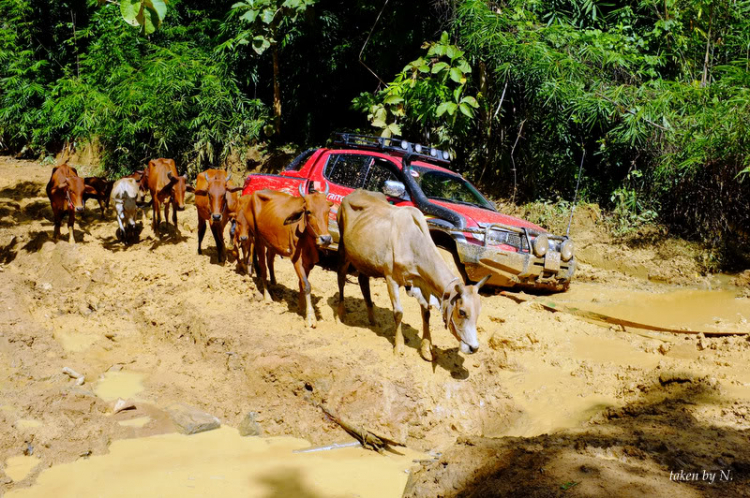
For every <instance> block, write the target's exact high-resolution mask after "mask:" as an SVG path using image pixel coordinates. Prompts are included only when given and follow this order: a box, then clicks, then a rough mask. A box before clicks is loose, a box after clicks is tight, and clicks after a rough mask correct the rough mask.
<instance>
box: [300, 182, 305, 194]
mask: <svg viewBox="0 0 750 498" xmlns="http://www.w3.org/2000/svg"><path fill="white" fill-rule="evenodd" d="M298 190H299V195H300V197H304V196H305V192H304V191H303V190H302V184H301V183H300V184H299V188H298Z"/></svg>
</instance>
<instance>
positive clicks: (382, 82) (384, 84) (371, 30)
mask: <svg viewBox="0 0 750 498" xmlns="http://www.w3.org/2000/svg"><path fill="white" fill-rule="evenodd" d="M388 1H389V0H385V3H384V4H383V8H382V9H380V13H378V17H377V18H375V23H374V24H373V25H372V28H371V29H370V32H369V33H368V34H367V39H366V40H365V44H364V45H362V50H360V51H359V63H360V64H362V65H363V66H365V69H367V70H368V71H370V73H372V75H373V76H375V77H376V78H377V79H378V81H379V82H380V84H381V85H383V86H388V85H387V84H386V82H385V81H383V80H382V79H380V76H378V75H377V74H375V71H373V70H372V69H370V67H369V66H368V65H367V64H365V61H363V60H362V54H363V53H364V52H365V47H366V46H367V44H368V43H370V37H371V36H372V33H373V32H374V31H375V26H376V25H377V24H378V21H379V20H380V16H382V15H383V11H384V10H385V6H386V5H388Z"/></svg>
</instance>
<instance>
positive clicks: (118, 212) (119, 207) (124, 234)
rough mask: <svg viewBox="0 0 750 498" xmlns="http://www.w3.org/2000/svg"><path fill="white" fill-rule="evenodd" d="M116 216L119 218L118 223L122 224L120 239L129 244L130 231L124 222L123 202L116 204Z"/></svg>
mask: <svg viewBox="0 0 750 498" xmlns="http://www.w3.org/2000/svg"><path fill="white" fill-rule="evenodd" d="M115 217H116V218H117V224H118V225H120V240H122V242H124V243H126V244H127V240H128V233H127V231H126V230H125V226H124V225H123V224H122V218H123V208H122V205H121V204H115Z"/></svg>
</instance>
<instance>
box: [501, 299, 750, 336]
mask: <svg viewBox="0 0 750 498" xmlns="http://www.w3.org/2000/svg"><path fill="white" fill-rule="evenodd" d="M500 295H501V296H504V297H507V298H509V299H512V300H513V301H516V302H517V303H524V302H532V303H537V304H539V305H540V306H541V307H542V308H543V309H545V310H547V311H552V312H553V313H557V312H560V311H562V312H564V313H568V314H570V315H575V316H578V317H581V318H585V319H587V320H593V321H596V322H604V323H608V324H610V325H619V326H621V327H623V330H624V329H625V327H631V328H635V329H643V330H653V331H655V332H669V333H671V334H692V335H697V334H703V335H704V336H706V337H724V336H729V335H748V334H750V332H721V331H715V330H712V331H705V330H704V331H700V330H679V329H673V328H669V327H657V326H655V325H647V324H645V323H638V322H633V321H631V320H624V319H622V318H615V317H613V316H609V315H604V314H602V313H596V312H595V311H587V310H581V309H578V308H572V307H570V306H562V305H559V304H557V303H554V302H552V301H546V302H543V301H542V300H541V299H534V298H526V297H523V296H521V295H518V294H512V293H510V292H506V291H501V292H500Z"/></svg>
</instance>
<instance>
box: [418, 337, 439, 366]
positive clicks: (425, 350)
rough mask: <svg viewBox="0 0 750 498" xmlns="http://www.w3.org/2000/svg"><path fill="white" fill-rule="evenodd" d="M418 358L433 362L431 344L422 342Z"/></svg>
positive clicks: (433, 356)
mask: <svg viewBox="0 0 750 498" xmlns="http://www.w3.org/2000/svg"><path fill="white" fill-rule="evenodd" d="M419 356H421V357H422V359H423V360H425V361H429V362H433V361H435V355H434V354H433V352H432V344H431V343H430V341H422V347H421V348H419Z"/></svg>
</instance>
